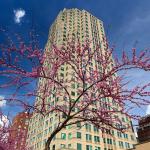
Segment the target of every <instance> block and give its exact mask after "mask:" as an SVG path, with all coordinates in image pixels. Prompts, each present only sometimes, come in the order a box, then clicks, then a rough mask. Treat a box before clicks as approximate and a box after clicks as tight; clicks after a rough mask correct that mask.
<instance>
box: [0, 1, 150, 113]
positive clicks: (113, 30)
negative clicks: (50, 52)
mask: <svg viewBox="0 0 150 150" xmlns="http://www.w3.org/2000/svg"><path fill="white" fill-rule="evenodd" d="M149 7H150V1H149V0H19V1H18V0H0V27H2V28H6V29H7V31H8V33H10V34H11V33H12V32H16V33H19V34H21V35H22V36H26V35H25V33H29V31H30V30H31V29H32V28H34V29H35V31H36V33H38V34H39V40H40V46H41V48H44V45H45V43H46V40H47V36H48V30H49V27H50V25H51V24H52V22H53V21H54V19H55V18H56V16H57V14H58V13H59V11H60V10H62V9H63V8H79V9H85V10H87V11H89V12H90V13H92V14H93V15H94V16H96V17H97V18H99V19H101V20H102V21H103V22H104V27H105V32H106V35H107V37H108V39H109V41H110V44H115V45H116V52H117V54H118V55H119V54H120V53H121V51H122V49H125V50H126V51H127V52H128V51H129V49H130V48H131V47H133V46H134V45H135V43H136V47H137V48H138V49H139V50H140V49H144V48H149V47H150V9H149ZM17 13H18V14H17ZM15 17H17V18H15ZM2 39H3V38H2V36H1V35H0V43H1V42H2ZM128 76H130V79H131V80H133V79H134V78H135V77H136V79H137V80H135V81H134V82H133V83H132V84H133V85H134V84H136V83H139V84H141V83H143V82H147V81H148V80H150V76H149V74H148V73H145V72H139V71H136V70H135V71H133V72H129V74H128ZM7 92H9V91H2V90H1V91H0V95H1V96H4V97H5V95H6V94H7ZM4 107H5V108H4V109H6V110H7V108H6V106H4ZM15 111H16V110H15ZM16 112H17V111H16ZM140 113H141V114H142V115H144V114H145V113H146V109H144V110H140ZM149 113H150V110H149Z"/></svg>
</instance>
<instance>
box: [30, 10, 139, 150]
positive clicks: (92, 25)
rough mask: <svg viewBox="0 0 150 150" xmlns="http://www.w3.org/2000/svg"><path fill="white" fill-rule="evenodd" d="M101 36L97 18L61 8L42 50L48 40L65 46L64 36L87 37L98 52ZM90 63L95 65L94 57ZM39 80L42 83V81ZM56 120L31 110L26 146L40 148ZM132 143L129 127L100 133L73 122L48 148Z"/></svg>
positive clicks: (107, 148) (104, 148)
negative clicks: (123, 129) (123, 130)
mask: <svg viewBox="0 0 150 150" xmlns="http://www.w3.org/2000/svg"><path fill="white" fill-rule="evenodd" d="M104 37H105V33H104V27H103V22H102V21H101V20H99V19H97V18H96V17H94V16H93V15H91V14H90V13H88V12H87V11H85V10H82V11H80V10H78V9H64V10H63V11H61V12H60V13H59V15H58V16H57V18H56V20H55V21H54V23H53V24H52V26H51V28H50V32H49V37H48V41H47V44H46V48H45V51H48V50H50V44H51V43H55V44H56V45H57V46H61V45H64V46H65V45H67V41H68V39H73V38H75V39H78V40H79V41H80V42H81V43H84V42H85V41H87V40H90V41H91V48H92V49H96V45H97V44H99V45H101V49H102V52H103V53H105V51H106V50H107V43H106V42H105V40H104ZM91 63H93V64H96V62H95V61H94V60H92V62H91ZM93 66H94V65H93ZM67 70H69V69H68V66H64V67H63V68H62V69H61V70H60V76H63V77H64V78H68V77H67V72H68V71H67ZM91 70H92V68H91ZM69 72H71V70H70V71H69ZM39 82H43V84H44V81H39ZM77 84H78V83H77V82H76V83H75V84H74V87H75V88H74V87H73V88H74V91H73V92H72V93H71V94H72V95H73V96H74V97H76V96H77V94H76V93H77V92H76V91H77V90H76V88H77V87H78V86H76V85H77ZM70 91H71V89H70ZM55 97H56V95H55ZM58 99H60V97H56V100H58ZM53 100H54V96H52V97H51V99H50V100H49V102H50V103H52V102H53ZM36 103H40V99H37V100H36V102H35V104H36ZM120 118H121V119H122V122H125V123H126V124H129V126H130V127H131V120H130V118H129V117H128V116H126V115H120ZM57 119H58V118H57V117H56V114H51V113H50V114H49V115H47V116H46V117H42V116H41V115H40V114H37V113H33V116H32V118H31V121H30V124H29V128H28V139H27V147H28V148H29V149H32V150H43V149H44V146H45V142H46V140H47V139H48V137H49V135H50V133H52V131H53V130H54V128H55V126H56V125H57ZM135 143H136V138H135V135H134V132H133V129H132V128H129V130H128V131H127V132H125V133H122V132H119V131H117V130H114V129H110V130H109V132H108V133H105V134H102V133H101V131H100V130H99V129H97V128H96V127H95V126H94V125H92V124H89V123H86V124H85V125H83V124H78V123H77V124H76V126H75V125H74V126H71V125H70V126H67V127H66V128H65V129H63V130H61V131H60V132H59V133H58V134H57V135H56V136H55V138H54V139H53V141H52V143H51V148H52V150H63V149H64V150H65V149H66V150H121V149H129V148H132V147H133V144H135Z"/></svg>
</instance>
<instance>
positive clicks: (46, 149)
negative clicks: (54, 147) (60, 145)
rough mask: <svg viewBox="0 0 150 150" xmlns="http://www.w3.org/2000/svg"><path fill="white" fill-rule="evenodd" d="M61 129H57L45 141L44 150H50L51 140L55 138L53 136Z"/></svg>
mask: <svg viewBox="0 0 150 150" xmlns="http://www.w3.org/2000/svg"><path fill="white" fill-rule="evenodd" d="M61 129H62V127H60V128H57V129H56V130H55V131H54V132H53V133H52V134H51V136H50V137H49V138H48V139H47V141H46V144H45V149H44V150H50V144H51V142H52V139H53V138H54V137H55V135H56V134H57V133H58V132H59V131H60V130H61Z"/></svg>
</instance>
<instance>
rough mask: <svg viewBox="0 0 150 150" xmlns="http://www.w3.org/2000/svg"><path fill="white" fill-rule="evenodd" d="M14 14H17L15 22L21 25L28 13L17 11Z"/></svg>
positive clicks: (21, 10)
mask: <svg viewBox="0 0 150 150" xmlns="http://www.w3.org/2000/svg"><path fill="white" fill-rule="evenodd" d="M14 14H15V18H14V20H15V22H16V23H20V22H21V19H22V18H23V17H24V16H25V14H26V12H25V10H23V9H21V8H20V9H17V10H14Z"/></svg>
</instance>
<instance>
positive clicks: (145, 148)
mask: <svg viewBox="0 0 150 150" xmlns="http://www.w3.org/2000/svg"><path fill="white" fill-rule="evenodd" d="M131 150H150V141H146V142H143V143H139V144H137V145H135V148H133V149H131Z"/></svg>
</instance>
